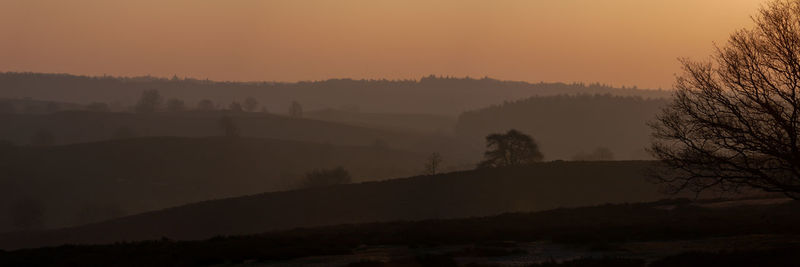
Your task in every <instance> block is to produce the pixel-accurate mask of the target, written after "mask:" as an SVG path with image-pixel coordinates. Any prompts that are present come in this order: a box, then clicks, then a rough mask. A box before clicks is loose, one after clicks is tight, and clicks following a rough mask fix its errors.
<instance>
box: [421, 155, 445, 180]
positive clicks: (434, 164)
mask: <svg viewBox="0 0 800 267" xmlns="http://www.w3.org/2000/svg"><path fill="white" fill-rule="evenodd" d="M442 161H443V159H442V154H439V152H433V153H431V155H430V156H428V158H427V159H426V160H425V173H424V174H425V175H436V174H438V173H439V166H440V165H441V164H442Z"/></svg>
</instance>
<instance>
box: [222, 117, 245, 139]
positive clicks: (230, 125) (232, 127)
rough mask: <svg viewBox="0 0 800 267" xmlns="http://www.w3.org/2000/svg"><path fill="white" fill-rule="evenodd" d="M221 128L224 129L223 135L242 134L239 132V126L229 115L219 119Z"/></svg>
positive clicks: (234, 135)
mask: <svg viewBox="0 0 800 267" xmlns="http://www.w3.org/2000/svg"><path fill="white" fill-rule="evenodd" d="M219 128H220V130H222V134H223V136H225V137H228V138H236V137H239V135H240V134H241V133H240V132H239V127H238V126H236V123H234V122H233V119H232V118H231V117H228V116H222V118H220V119H219Z"/></svg>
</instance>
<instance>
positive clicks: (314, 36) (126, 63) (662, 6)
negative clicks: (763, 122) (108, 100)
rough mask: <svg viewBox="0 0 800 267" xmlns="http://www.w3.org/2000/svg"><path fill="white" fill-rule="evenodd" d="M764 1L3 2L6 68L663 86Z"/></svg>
mask: <svg viewBox="0 0 800 267" xmlns="http://www.w3.org/2000/svg"><path fill="white" fill-rule="evenodd" d="M762 2H764V1H762V0H482V1H478V0H457V1H456V0H450V1H444V0H441V1H439V0H396V1H384V0H285V1H284V0H69V1H66V0H0V36H2V37H0V71H35V72H59V73H75V74H89V75H102V74H109V75H126V76H136V75H146V74H151V75H156V76H172V75H173V74H175V75H178V76H180V77H185V76H189V77H195V78H209V79H214V80H270V81H272V80H274V81H297V80H320V79H326V78H334V77H337V78H342V77H350V78H390V79H401V78H415V79H416V78H419V77H421V76H423V75H428V74H440V75H451V76H467V75H468V76H472V77H483V76H490V77H495V78H500V79H510V80H524V81H532V82H538V81H564V82H573V81H582V82H595V81H597V82H604V83H610V84H613V85H617V86H619V85H639V87H650V88H657V87H663V88H665V89H666V88H670V87H671V86H672V83H673V79H674V74H675V73H676V72H678V70H679V69H678V64H677V61H676V58H677V57H692V58H705V57H706V56H707V55H708V54H709V53H710V52H711V51H712V42H714V41H716V42H719V43H722V42H724V41H725V39H726V38H727V36H728V34H729V33H730V32H732V31H733V30H736V29H738V28H742V27H745V26H748V25H750V15H752V14H753V13H754V12H755V11H756V10H757V8H758V7H759V6H760V3H762Z"/></svg>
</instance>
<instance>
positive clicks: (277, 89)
mask: <svg viewBox="0 0 800 267" xmlns="http://www.w3.org/2000/svg"><path fill="white" fill-rule="evenodd" d="M0 88H3V89H4V90H3V91H2V92H0V97H6V98H23V97H31V98H34V99H47V100H50V101H61V102H74V103H82V104H89V103H91V102H103V103H109V104H111V105H112V106H115V105H120V106H130V105H133V104H134V103H133V102H132V101H135V99H137V98H138V97H139V94H141V92H142V91H145V90H158V91H159V92H161V93H162V94H163V95H165V96H169V97H174V98H177V99H182V100H183V101H186V103H198V102H200V101H202V100H204V99H211V100H214V101H216V102H218V103H231V102H234V101H242V100H244V99H245V98H247V97H253V98H254V99H256V100H257V101H259V102H261V104H262V105H263V106H265V107H266V108H267V109H270V110H287V109H288V108H289V106H288V105H291V103H292V101H294V100H297V101H298V102H300V103H303V104H304V105H305V106H306V108H308V109H309V110H312V109H322V108H328V107H343V106H346V107H353V106H357V107H358V108H359V109H361V110H364V111H367V112H391V113H409V112H413V113H432V114H451V115H454V114H457V113H459V112H462V111H464V110H471V109H474V108H477V107H482V106H487V105H491V104H494V103H500V102H503V101H506V100H513V99H519V98H524V97H530V96H535V95H558V94H579V93H592V94H604V93H610V94H614V95H635V96H642V97H647V98H650V97H665V96H668V95H669V93H668V91H661V90H638V89H635V88H630V89H627V88H612V87H611V86H607V85H601V84H589V85H586V84H581V83H574V84H565V83H526V82H512V81H501V80H495V79H490V78H482V79H473V78H450V77H436V76H428V77H425V78H422V79H420V80H352V79H331V80H325V81H313V82H296V83H280V82H216V81H209V80H198V79H187V78H178V77H173V78H172V79H163V78H154V77H135V78H124V77H122V78H120V77H111V76H102V77H89V76H75V75H68V74H40V73H13V72H6V73H0ZM409 103H414V104H413V106H410V105H409Z"/></svg>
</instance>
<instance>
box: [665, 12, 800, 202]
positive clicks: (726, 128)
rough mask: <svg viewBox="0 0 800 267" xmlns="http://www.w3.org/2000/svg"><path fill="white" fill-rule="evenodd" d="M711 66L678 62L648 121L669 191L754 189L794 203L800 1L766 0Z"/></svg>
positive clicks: (798, 174)
mask: <svg viewBox="0 0 800 267" xmlns="http://www.w3.org/2000/svg"><path fill="white" fill-rule="evenodd" d="M753 20H754V23H755V25H754V27H753V28H751V29H743V30H740V31H737V32H736V33H734V34H732V35H731V36H730V39H729V41H728V43H727V44H726V45H725V46H723V47H721V48H718V49H717V50H716V51H717V52H716V53H715V54H714V55H712V57H711V62H710V63H709V62H706V61H702V62H695V61H689V60H684V61H683V62H682V63H683V70H684V72H683V73H682V74H681V76H679V77H678V79H677V83H676V92H675V98H674V101H673V102H672V103H671V104H670V105H669V107H668V108H667V109H665V110H664V112H663V113H661V114H659V116H658V119H657V120H656V121H655V122H654V123H653V125H652V126H653V136H654V137H655V140H654V142H653V143H652V146H651V151H652V152H653V154H654V155H655V156H656V157H657V158H658V159H660V162H661V163H663V165H664V167H665V171H664V172H662V173H659V175H658V177H659V178H660V181H661V182H663V183H664V184H667V185H669V187H670V189H671V190H673V191H682V190H691V191H703V190H706V189H709V188H715V189H722V190H727V191H738V190H741V189H756V190H762V191H767V192H780V193H783V194H785V195H786V196H788V197H791V198H794V199H800V147H799V145H798V143H800V96H798V94H800V88H798V80H800V72H798V64H797V62H798V51H800V41H798V39H797V37H798V36H800V28H798V27H797V26H796V25H797V22H798V21H800V1H772V2H770V3H769V4H767V5H766V6H764V7H763V8H762V9H761V10H760V12H759V13H758V14H757V15H756V16H755V17H754V18H753Z"/></svg>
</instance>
